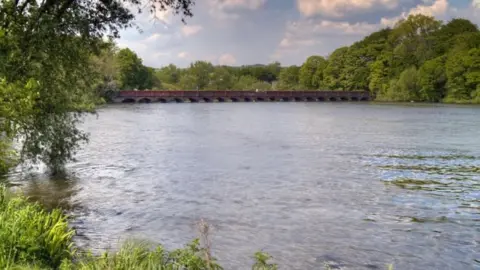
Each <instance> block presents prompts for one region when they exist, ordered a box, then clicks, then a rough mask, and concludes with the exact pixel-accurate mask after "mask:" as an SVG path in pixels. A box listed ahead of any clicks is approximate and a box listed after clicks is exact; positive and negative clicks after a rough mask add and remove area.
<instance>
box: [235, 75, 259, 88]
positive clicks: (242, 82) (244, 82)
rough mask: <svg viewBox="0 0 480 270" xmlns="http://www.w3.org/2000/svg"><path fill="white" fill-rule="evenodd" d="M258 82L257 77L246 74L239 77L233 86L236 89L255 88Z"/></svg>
mask: <svg viewBox="0 0 480 270" xmlns="http://www.w3.org/2000/svg"><path fill="white" fill-rule="evenodd" d="M256 83H258V80H257V79H256V78H255V77H253V76H251V75H245V76H241V77H240V78H239V79H238V81H237V82H236V83H235V85H234V86H233V88H234V89H236V90H255V89H256V88H255V84H256Z"/></svg>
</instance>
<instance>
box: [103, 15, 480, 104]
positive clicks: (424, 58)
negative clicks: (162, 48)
mask: <svg viewBox="0 0 480 270" xmlns="http://www.w3.org/2000/svg"><path fill="white" fill-rule="evenodd" d="M111 49H112V50H114V51H115V47H114V46H112V47H111ZM114 54H117V55H118V57H117V60H116V61H118V63H117V67H118V72H117V73H116V76H110V77H109V78H110V84H112V83H113V84H114V85H116V86H117V89H139V90H142V89H154V90H155V89H158V90H181V89H185V90H192V89H194V90H254V89H262V90H344V91H354V90H368V91H370V92H371V93H372V94H373V95H374V96H375V97H376V100H379V101H417V102H450V103H480V32H479V29H478V27H477V26H476V25H475V24H473V23H472V22H470V21H469V20H466V19H453V20H451V21H449V22H446V23H445V22H443V21H440V20H436V19H435V18H433V17H429V16H425V15H411V16H409V17H408V18H406V19H402V20H400V21H398V22H397V23H396V24H395V25H394V26H393V27H391V28H385V29H381V30H379V31H377V32H374V33H372V34H370V35H368V36H367V37H365V38H364V39H363V40H361V41H358V42H355V43H354V44H353V45H351V46H346V47H341V48H338V49H336V50H335V51H334V52H332V53H331V54H330V55H329V56H328V57H322V56H318V55H314V56H310V57H308V59H306V61H305V62H304V63H303V64H302V65H301V66H295V65H293V66H288V67H283V66H281V64H280V63H278V62H275V63H271V64H267V65H249V66H239V67H232V66H215V65H213V64H211V63H209V62H206V61H196V62H194V63H191V64H190V66H189V67H187V68H179V67H177V66H175V65H173V64H170V65H168V66H164V67H162V68H159V69H153V68H148V67H145V66H143V65H142V61H141V59H140V58H139V57H138V56H137V55H136V54H135V53H134V52H132V51H131V50H129V49H122V50H118V49H116V52H115V53H113V54H112V55H114Z"/></svg>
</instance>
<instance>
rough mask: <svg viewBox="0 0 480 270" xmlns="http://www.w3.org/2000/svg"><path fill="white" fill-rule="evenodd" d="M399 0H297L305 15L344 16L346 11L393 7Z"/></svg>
mask: <svg viewBox="0 0 480 270" xmlns="http://www.w3.org/2000/svg"><path fill="white" fill-rule="evenodd" d="M398 1H399V0H297V8H298V10H299V11H300V13H302V14H303V15H304V16H307V17H309V16H313V15H318V14H321V15H325V16H329V17H342V16H344V15H345V14H346V13H350V12H356V11H358V10H368V9H371V8H375V7H382V8H387V9H393V8H395V7H397V6H398Z"/></svg>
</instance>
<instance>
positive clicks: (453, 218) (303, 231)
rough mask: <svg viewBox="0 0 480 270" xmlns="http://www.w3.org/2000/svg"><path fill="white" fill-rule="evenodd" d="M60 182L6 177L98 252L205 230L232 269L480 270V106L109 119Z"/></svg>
mask: <svg viewBox="0 0 480 270" xmlns="http://www.w3.org/2000/svg"><path fill="white" fill-rule="evenodd" d="M83 128H84V129H85V130H86V131H88V132H89V133H90V135H91V136H90V143H89V144H88V145H86V146H85V147H84V148H83V149H82V150H81V151H79V152H78V154H77V161H76V162H74V163H71V164H69V165H68V172H69V176H68V177H67V179H56V180H52V179H48V177H47V176H46V175H44V174H41V173H30V174H29V175H28V176H26V175H22V177H23V178H24V179H25V178H26V180H23V181H19V180H15V179H18V178H19V177H20V176H19V175H18V174H14V175H12V182H15V181H17V182H19V183H17V184H21V185H23V187H24V190H25V191H26V193H27V194H28V195H29V196H32V197H34V198H39V199H41V200H43V201H44V202H45V203H46V204H51V205H61V206H63V207H67V208H69V209H70V210H71V214H72V215H73V216H74V217H75V219H74V222H73V224H74V226H75V228H76V229H77V232H78V236H77V238H76V239H77V241H78V243H79V244H80V245H81V246H86V247H89V248H93V249H95V250H100V249H105V248H114V247H116V246H117V245H118V244H119V243H121V242H122V241H123V240H124V239H126V238H139V239H147V240H149V241H154V242H158V243H162V244H164V245H165V246H166V247H168V248H177V247H181V246H182V245H184V244H186V243H187V242H189V241H190V240H192V239H193V238H195V237H196V236H197V232H196V225H195V224H196V223H197V222H198V221H199V220H200V219H204V220H205V221H207V222H208V223H209V224H210V225H211V226H212V231H211V239H212V243H213V252H214V256H216V257H217V258H218V259H219V260H220V262H221V264H222V265H223V266H224V267H225V269H249V267H250V266H251V264H252V261H253V260H252V255H253V254H254V252H256V251H258V250H263V251H266V252H268V253H270V254H271V255H272V256H273V257H274V259H275V262H277V263H278V264H279V266H280V269H323V267H324V265H325V264H329V265H331V266H332V268H333V269H386V265H387V264H394V266H395V269H463V270H468V269H480V245H479V244H480V107H469V106H446V105H437V106H433V105H386V104H385V105H382V104H369V103H215V104H213V103H206V104H125V105H112V106H106V107H104V108H102V109H100V110H99V112H98V115H97V116H89V117H88V118H87V119H86V121H85V123H84V125H83Z"/></svg>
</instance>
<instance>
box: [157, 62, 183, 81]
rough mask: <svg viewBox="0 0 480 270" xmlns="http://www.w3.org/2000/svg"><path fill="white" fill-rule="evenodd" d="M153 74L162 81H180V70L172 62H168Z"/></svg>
mask: <svg viewBox="0 0 480 270" xmlns="http://www.w3.org/2000/svg"><path fill="white" fill-rule="evenodd" d="M155 76H156V77H157V78H158V79H159V80H160V81H161V82H163V83H169V84H176V83H178V82H179V81H180V76H181V71H180V69H179V68H177V66H175V65H174V64H170V65H168V66H166V67H162V68H160V69H159V70H157V71H156V72H155Z"/></svg>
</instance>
